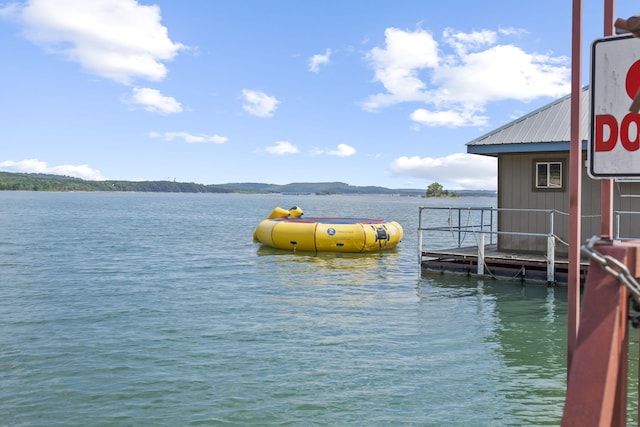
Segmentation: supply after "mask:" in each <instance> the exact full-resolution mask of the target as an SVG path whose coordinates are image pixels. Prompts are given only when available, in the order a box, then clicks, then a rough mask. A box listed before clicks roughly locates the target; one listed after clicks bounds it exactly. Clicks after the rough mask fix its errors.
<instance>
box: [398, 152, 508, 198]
mask: <svg viewBox="0 0 640 427" xmlns="http://www.w3.org/2000/svg"><path fill="white" fill-rule="evenodd" d="M390 170H391V172H392V173H393V174H394V175H397V176H404V177H411V178H419V179H424V180H427V181H431V182H440V183H441V184H442V183H447V184H449V185H454V186H457V187H458V188H464V189H483V190H495V189H496V188H497V182H498V178H497V175H498V169H497V160H496V159H495V158H493V157H488V156H480V155H477V154H467V153H455V154H451V155H449V156H445V157H440V158H430V157H422V158H421V157H419V156H413V157H407V156H403V157H399V158H397V159H395V160H394V161H393V162H392V163H391V165H390ZM449 189H453V188H451V187H449Z"/></svg>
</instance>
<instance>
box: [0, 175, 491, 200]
mask: <svg viewBox="0 0 640 427" xmlns="http://www.w3.org/2000/svg"><path fill="white" fill-rule="evenodd" d="M0 191H45V192H71V191H88V192H97V191H102V192H113V191H124V192H145V193H246V194H284V195H334V194H336V195H338V194H371V195H373V194H379V195H397V196H413V197H424V196H425V193H426V189H424V190H422V189H407V188H403V189H392V188H385V187H377V186H365V187H359V186H354V185H349V184H346V183H343V182H317V183H310V182H302V183H291V184H284V185H277V184H265V183H250V182H246V183H228V184H210V185H205V184H196V183H192V182H176V181H121V180H106V181H88V180H83V179H80V178H74V177H68V176H62V175H50V174H30V173H16V172H0ZM454 192H455V194H456V195H457V196H459V197H464V196H476V197H482V196H485V197H495V195H496V192H495V191H492V190H455V191H454Z"/></svg>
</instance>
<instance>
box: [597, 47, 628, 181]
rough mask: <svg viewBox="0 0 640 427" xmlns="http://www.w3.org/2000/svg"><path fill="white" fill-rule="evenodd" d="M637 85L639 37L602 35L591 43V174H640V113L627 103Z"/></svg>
mask: <svg viewBox="0 0 640 427" xmlns="http://www.w3.org/2000/svg"><path fill="white" fill-rule="evenodd" d="M639 89H640V38H636V37H633V36H631V35H625V36H614V37H605V38H602V39H597V40H595V41H594V42H593V43H592V45H591V88H590V91H591V138H590V139H589V168H588V172H589V175H590V176H591V177H592V178H596V179H597V178H631V177H638V176H640V132H639V130H640V114H636V113H632V112H630V111H629V107H630V106H631V103H632V102H633V100H634V98H635V97H636V95H637V94H638V90H639Z"/></svg>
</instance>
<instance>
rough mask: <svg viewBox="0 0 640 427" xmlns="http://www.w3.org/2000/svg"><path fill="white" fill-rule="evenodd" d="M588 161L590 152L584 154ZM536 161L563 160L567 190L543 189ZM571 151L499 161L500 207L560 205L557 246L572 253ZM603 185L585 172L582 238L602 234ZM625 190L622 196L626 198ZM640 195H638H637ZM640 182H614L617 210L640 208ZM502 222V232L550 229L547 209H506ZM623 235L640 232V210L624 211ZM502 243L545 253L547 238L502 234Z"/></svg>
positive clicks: (555, 220)
mask: <svg viewBox="0 0 640 427" xmlns="http://www.w3.org/2000/svg"><path fill="white" fill-rule="evenodd" d="M584 160H586V154H585V155H584ZM536 161H562V162H563V186H562V189H561V190H549V189H545V190H540V189H536V188H535V185H534V179H535V178H534V177H535V170H534V167H535V162H536ZM569 174H570V170H569V153H568V152H551V153H518V154H501V155H499V160H498V183H499V184H498V185H499V188H498V207H499V208H502V209H537V210H556V211H558V212H557V213H555V214H554V216H553V229H554V234H555V235H556V237H557V238H558V241H557V242H558V243H557V244H556V251H557V253H559V254H566V253H567V251H568V247H567V243H568V239H569V238H568V236H569V217H568V214H569ZM600 186H601V181H599V180H593V179H591V178H589V176H588V175H587V171H586V169H584V168H583V173H582V241H584V240H586V239H588V238H589V237H591V236H593V235H599V234H600V227H601V225H600V222H601V218H600V215H599V213H600ZM621 195H622V197H621ZM633 196H635V197H633ZM638 196H640V183H637V182H636V183H629V182H625V183H615V184H614V210H616V211H620V210H622V211H635V212H640V197H638ZM498 227H499V230H500V231H502V232H518V233H537V234H547V233H548V232H549V229H550V220H549V214H548V213H546V212H529V213H523V212H509V211H501V212H500V214H499V216H498ZM620 230H621V236H622V237H640V215H623V216H621V221H620ZM498 247H499V249H500V250H503V251H514V252H533V253H544V252H545V251H546V247H547V240H546V238H545V237H535V238H532V237H525V236H508V235H500V236H499V238H498Z"/></svg>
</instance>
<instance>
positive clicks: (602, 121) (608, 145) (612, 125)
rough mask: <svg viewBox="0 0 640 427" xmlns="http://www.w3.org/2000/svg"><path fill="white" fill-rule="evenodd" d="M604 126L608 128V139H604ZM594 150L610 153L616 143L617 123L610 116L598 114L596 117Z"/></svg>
mask: <svg viewBox="0 0 640 427" xmlns="http://www.w3.org/2000/svg"><path fill="white" fill-rule="evenodd" d="M605 126H606V127H607V128H609V137H608V138H607V139H606V140H605V139H604V134H605V132H604V130H605ZM594 142H595V150H596V151H611V150H613V147H615V146H616V142H618V121H617V120H616V118H615V117H613V116H612V115H611V114H599V115H597V116H596V126H595V141H594Z"/></svg>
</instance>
